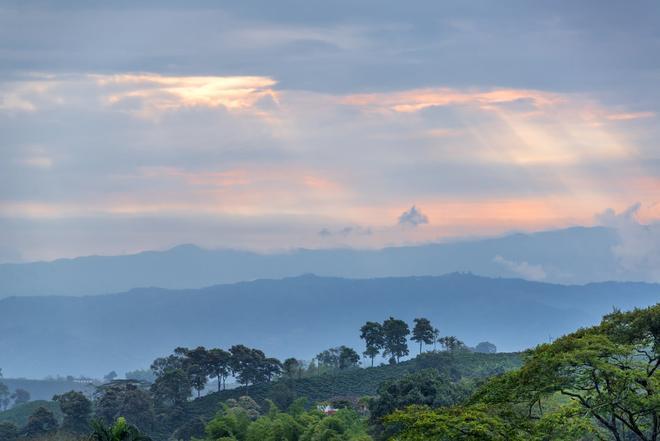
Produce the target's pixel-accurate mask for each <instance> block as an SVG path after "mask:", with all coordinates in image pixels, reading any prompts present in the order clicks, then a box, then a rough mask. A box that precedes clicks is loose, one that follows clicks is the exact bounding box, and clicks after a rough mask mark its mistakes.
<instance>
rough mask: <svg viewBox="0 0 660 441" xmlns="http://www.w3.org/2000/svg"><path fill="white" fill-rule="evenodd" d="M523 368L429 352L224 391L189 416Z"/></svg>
mask: <svg viewBox="0 0 660 441" xmlns="http://www.w3.org/2000/svg"><path fill="white" fill-rule="evenodd" d="M521 365H522V359H521V357H520V354H518V353H500V354H479V353H471V352H464V353H456V354H452V353H448V352H435V353H433V352H428V353H424V354H422V355H421V356H418V357H416V358H415V359H413V360H409V361H406V362H402V363H400V364H397V365H385V366H378V367H373V368H366V369H359V368H356V369H348V370H345V371H335V372H333V373H326V374H322V375H319V376H317V377H308V378H301V379H294V380H280V381H275V382H272V383H262V384H256V385H253V386H250V387H249V388H248V389H247V390H246V389H245V388H243V387H239V388H236V389H231V390H226V391H221V392H216V393H212V394H209V395H206V396H204V397H202V398H199V399H197V400H194V401H191V402H190V405H189V413H190V415H192V416H200V417H202V418H204V419H207V418H210V417H212V416H213V415H214V414H215V413H216V411H217V410H218V409H219V407H220V403H221V402H223V401H225V400H228V399H230V398H238V397H240V396H243V395H246V394H247V395H249V396H250V397H252V398H253V399H254V400H255V401H257V403H259V404H263V403H264V402H265V400H266V399H270V400H273V401H276V402H277V401H278V400H280V399H281V398H282V396H283V395H288V398H290V399H295V398H299V397H306V398H308V399H309V402H310V403H314V402H318V401H324V400H329V399H331V398H333V397H338V396H341V397H346V396H355V397H361V396H367V395H374V394H376V390H377V388H378V386H379V385H380V384H382V383H383V382H384V381H386V380H389V379H393V378H401V377H402V376H403V375H405V374H406V373H409V372H415V371H419V370H422V369H428V368H434V369H437V370H438V371H440V372H441V373H443V374H445V375H447V376H449V377H450V378H452V379H454V380H458V379H460V378H468V379H480V378H486V377H488V376H491V375H494V374H496V373H500V372H505V371H510V370H512V369H516V368H518V367H520V366H521Z"/></svg>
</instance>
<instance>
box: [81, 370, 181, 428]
mask: <svg viewBox="0 0 660 441" xmlns="http://www.w3.org/2000/svg"><path fill="white" fill-rule="evenodd" d="M145 387H146V385H145V384H143V383H140V382H137V381H132V380H115V381H113V382H111V383H107V384H104V385H101V386H99V387H98V388H97V392H96V397H97V398H96V400H95V406H94V407H95V409H94V410H95V414H96V417H97V418H101V419H103V421H104V422H105V423H106V424H110V423H112V422H113V421H115V420H116V419H117V418H119V417H120V416H125V417H126V418H127V420H128V422H129V423H130V424H133V425H136V426H138V427H139V428H140V429H142V430H150V429H151V428H152V427H153V423H154V406H153V399H152V397H151V394H150V393H149V392H148V391H147V390H145ZM188 394H190V387H189V388H188Z"/></svg>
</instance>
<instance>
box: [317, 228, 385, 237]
mask: <svg viewBox="0 0 660 441" xmlns="http://www.w3.org/2000/svg"><path fill="white" fill-rule="evenodd" d="M372 234H373V230H372V229H371V228H370V227H361V226H359V225H356V226H348V227H343V228H340V229H338V230H331V229H329V228H322V229H321V230H320V231H319V233H318V235H319V236H321V237H325V238H329V237H336V236H340V237H348V236H371V235H372Z"/></svg>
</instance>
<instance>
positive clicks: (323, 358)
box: [316, 348, 339, 369]
mask: <svg viewBox="0 0 660 441" xmlns="http://www.w3.org/2000/svg"><path fill="white" fill-rule="evenodd" d="M316 360H317V361H318V363H319V365H323V366H327V367H330V368H332V369H337V368H339V348H330V349H326V350H325V351H323V352H321V353H319V354H318V355H317V356H316Z"/></svg>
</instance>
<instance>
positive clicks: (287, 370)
mask: <svg viewBox="0 0 660 441" xmlns="http://www.w3.org/2000/svg"><path fill="white" fill-rule="evenodd" d="M299 366H300V362H299V361H298V360H296V359H295V358H287V359H286V360H284V363H283V364H282V370H283V371H284V375H285V376H286V377H287V378H293V377H294V376H295V375H297V374H299Z"/></svg>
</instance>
